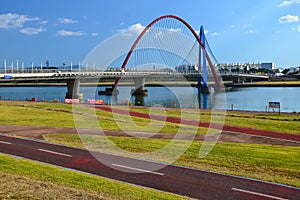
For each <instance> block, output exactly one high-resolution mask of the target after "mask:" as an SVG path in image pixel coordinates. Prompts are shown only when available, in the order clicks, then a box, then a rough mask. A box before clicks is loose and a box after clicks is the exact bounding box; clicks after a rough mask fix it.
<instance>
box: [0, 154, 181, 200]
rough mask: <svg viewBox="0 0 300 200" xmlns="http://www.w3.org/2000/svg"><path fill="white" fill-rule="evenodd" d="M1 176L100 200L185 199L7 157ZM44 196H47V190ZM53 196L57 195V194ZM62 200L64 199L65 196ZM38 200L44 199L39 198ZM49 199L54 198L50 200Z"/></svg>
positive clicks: (19, 196)
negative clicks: (15, 176)
mask: <svg viewBox="0 0 300 200" xmlns="http://www.w3.org/2000/svg"><path fill="white" fill-rule="evenodd" d="M0 172H3V173H5V174H8V175H10V174H14V175H17V176H19V178H18V179H17V181H21V180H22V179H24V178H22V177H27V178H29V183H37V181H39V182H38V183H39V184H41V182H42V183H43V184H48V183H51V184H55V186H56V189H57V188H58V189H57V190H62V191H63V190H65V189H66V187H67V188H73V189H72V191H71V192H74V190H75V191H77V190H78V191H79V192H80V191H81V190H84V191H88V192H89V193H92V194H93V196H94V197H95V196H96V197H98V198H99V199H100V198H101V199H184V197H180V196H177V195H173V194H169V193H164V192H160V191H156V190H153V189H148V188H143V187H138V186H134V185H129V184H125V183H121V182H118V181H114V180H110V179H107V178H102V177H98V176H93V175H89V174H86V173H80V172H77V171H73V170H66V169H63V168H59V167H55V166H52V165H47V164H41V163H38V162H35V161H29V160H25V159H17V158H13V157H11V156H8V155H4V154H0ZM0 175H1V173H0ZM9 177H10V176H9ZM2 181H3V180H1V181H0V188H1V186H2V185H1V183H3V184H5V183H4V182H2ZM4 187H5V188H7V187H10V185H4ZM48 187H49V186H48ZM32 188H37V189H39V185H36V186H35V185H32V187H31V189H32ZM60 188H61V189H60ZM36 192H41V191H36ZM45 192H47V188H46V189H45ZM53 192H54V193H55V191H53ZM1 195H3V196H2V197H3V199H6V198H4V197H7V194H3V193H2V192H0V197H1ZM29 195H30V194H28V193H26V191H18V193H14V194H13V195H12V196H11V198H14V199H27V198H25V197H27V196H29ZM61 198H64V197H63V196H62V197H61ZM28 199H29V198H28ZM30 199H31V198H30ZM36 199H42V198H41V196H40V197H37V198H36ZM48 199H49V196H48ZM50 199H52V198H51V197H50Z"/></svg>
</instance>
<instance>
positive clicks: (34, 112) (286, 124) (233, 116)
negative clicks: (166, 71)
mask: <svg viewBox="0 0 300 200" xmlns="http://www.w3.org/2000/svg"><path fill="white" fill-rule="evenodd" d="M117 108H118V109H127V108H126V107H120V106H119V107H117ZM0 109H1V113H0V124H15V125H30V126H54V127H75V125H74V116H73V112H72V105H66V104H47V103H30V102H0ZM87 109H88V108H81V109H79V110H78V109H77V110H78V111H79V112H78V113H77V114H76V116H77V119H79V120H80V121H83V122H86V123H85V124H81V125H82V128H91V127H95V126H94V125H91V122H90V121H91V120H90V116H88V115H87V114H86V113H89V112H91V111H90V110H89V111H87ZM130 109H131V110H133V111H136V112H142V113H149V110H150V113H153V114H155V115H165V114H167V115H168V116H173V117H182V118H183V119H188V120H200V121H201V122H210V121H211V122H214V123H218V122H223V121H224V120H225V124H226V125H231V126H240V127H248V128H254V129H262V130H272V131H279V132H286V133H291V134H300V123H299V121H300V115H290V114H284V113H282V114H281V115H277V114H273V113H251V112H225V111H224V112H221V111H220V112H217V111H216V112H214V115H211V113H210V112H209V111H205V110H201V111H198V110H192V109H182V110H180V109H166V110H162V109H157V108H130ZM77 110H76V111H77ZM95 113H96V115H97V116H96V117H97V120H98V122H97V123H99V124H100V126H101V128H102V129H106V130H120V129H121V128H122V129H124V130H129V131H145V132H155V131H156V130H159V131H160V132H162V133H176V132H177V131H178V128H179V125H178V124H172V123H162V122H159V121H155V120H153V121H151V120H149V119H139V118H136V117H130V118H129V117H128V116H126V115H118V114H114V116H113V114H112V113H109V112H105V111H101V110H98V109H96V111H95ZM16 116H17V117H16ZM120 125H121V128H120ZM181 127H183V128H182V129H181V131H182V132H183V133H189V132H190V131H191V130H192V131H193V132H194V131H196V132H197V133H200V134H202V133H206V132H207V129H205V128H199V129H197V130H195V128H194V127H190V126H183V125H181Z"/></svg>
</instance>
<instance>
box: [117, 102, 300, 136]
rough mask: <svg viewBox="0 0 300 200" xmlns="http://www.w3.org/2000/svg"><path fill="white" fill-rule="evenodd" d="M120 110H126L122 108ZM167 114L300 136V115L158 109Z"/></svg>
mask: <svg viewBox="0 0 300 200" xmlns="http://www.w3.org/2000/svg"><path fill="white" fill-rule="evenodd" d="M120 109H124V108H122V107H120ZM151 109H153V108H151ZM131 110H133V111H136V112H142V113H148V112H149V108H131ZM165 112H166V113H167V115H168V116H173V117H182V118H183V119H188V120H197V119H199V120H200V121H201V122H213V123H219V122H221V123H222V122H223V121H225V124H226V125H230V126H239V127H245V128H254V129H261V130H271V131H278V132H285V133H291V134H300V123H299V122H300V114H298V115H294V114H293V115H292V114H288V113H281V114H280V115H278V114H274V113H255V112H242V111H241V112H238V111H235V112H230V111H228V112H227V111H215V112H214V113H213V115H212V113H211V112H210V111H207V110H200V111H198V110H192V109H181V110H180V109H167V110H166V111H162V110H160V109H156V113H155V114H157V115H164V114H165Z"/></svg>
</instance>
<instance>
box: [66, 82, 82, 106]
mask: <svg viewBox="0 0 300 200" xmlns="http://www.w3.org/2000/svg"><path fill="white" fill-rule="evenodd" d="M79 90H80V79H69V80H67V93H66V99H79V100H80V101H82V98H83V96H82V94H80V93H79Z"/></svg>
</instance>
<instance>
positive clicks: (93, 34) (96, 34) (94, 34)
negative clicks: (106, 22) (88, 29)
mask: <svg viewBox="0 0 300 200" xmlns="http://www.w3.org/2000/svg"><path fill="white" fill-rule="evenodd" d="M91 35H92V36H98V35H99V33H92V34H91Z"/></svg>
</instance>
